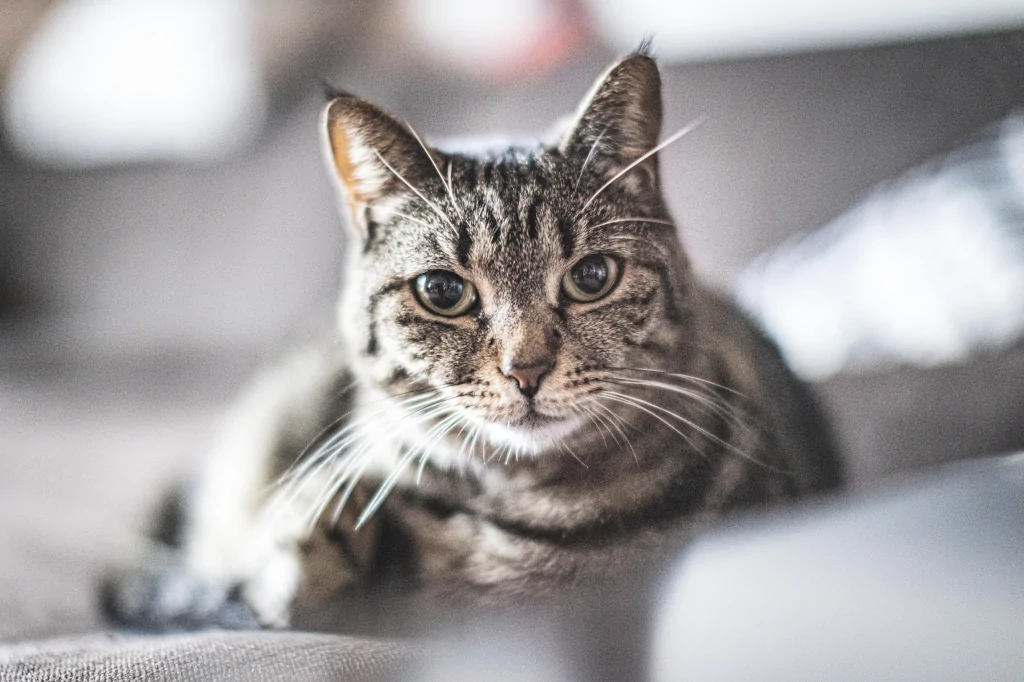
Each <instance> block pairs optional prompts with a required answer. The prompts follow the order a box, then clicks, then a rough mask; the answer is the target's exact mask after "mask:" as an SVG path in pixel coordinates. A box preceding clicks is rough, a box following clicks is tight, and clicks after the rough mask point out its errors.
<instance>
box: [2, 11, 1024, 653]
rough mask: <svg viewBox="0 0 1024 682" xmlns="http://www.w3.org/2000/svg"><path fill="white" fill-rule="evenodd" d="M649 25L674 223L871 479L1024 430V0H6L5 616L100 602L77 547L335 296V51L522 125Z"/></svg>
mask: <svg viewBox="0 0 1024 682" xmlns="http://www.w3.org/2000/svg"><path fill="white" fill-rule="evenodd" d="M647 34H651V35H653V37H654V44H655V49H656V51H657V52H658V53H659V54H660V57H661V66H662V69H663V76H664V83H665V107H666V117H665V119H666V125H665V133H664V134H665V135H668V134H670V133H671V132H673V131H674V130H676V129H678V128H681V127H682V126H684V125H685V124H686V123H688V122H689V121H691V120H692V119H694V118H696V117H698V116H704V117H706V122H705V123H704V124H703V125H702V126H701V127H700V128H699V129H698V130H697V131H696V132H694V133H693V134H691V135H689V136H687V137H686V138H684V139H683V140H682V141H681V142H679V143H678V144H676V145H674V146H672V147H671V148H669V149H667V150H666V151H664V152H663V153H662V154H661V158H662V168H663V173H664V178H665V183H664V184H665V191H666V193H667V196H668V201H669V204H670V205H671V207H672V210H673V213H674V215H675V217H676V218H677V220H678V221H679V224H680V226H681V228H680V229H681V233H682V237H683V239H684V241H685V243H686V245H687V246H688V248H689V251H690V253H691V255H692V258H693V260H694V262H695V264H696V267H697V269H698V270H699V271H700V272H701V273H702V274H703V275H704V277H706V278H707V279H708V280H709V281H710V282H712V283H713V284H714V285H715V286H717V287H719V288H721V289H723V290H730V291H731V290H735V291H738V292H739V294H740V296H741V298H742V300H743V301H744V302H745V304H746V305H747V306H748V307H749V308H750V310H751V311H752V313H754V314H755V315H756V316H758V318H759V319H760V320H761V321H762V322H763V323H764V324H765V326H766V328H768V330H769V331H770V332H771V333H772V334H773V335H774V336H775V337H776V338H777V339H778V341H779V343H780V344H781V345H782V347H783V350H784V351H785V352H786V355H787V357H788V358H789V359H790V360H791V362H792V363H793V364H794V366H795V367H797V368H798V370H800V371H801V373H802V374H803V375H804V376H806V377H808V378H809V379H812V380H814V381H815V388H816V390H817V391H818V392H819V394H820V395H821V396H822V398H823V400H824V402H825V404H826V407H827V408H828V410H829V412H830V413H831V415H832V417H833V418H834V421H835V425H836V430H837V433H838V436H839V438H840V440H841V441H842V444H843V445H844V447H845V449H846V452H847V453H848V468H849V471H850V473H851V475H852V479H853V482H854V484H855V485H856V486H861V487H864V486H870V485H872V484H874V483H876V482H877V481H880V480H883V479H885V478H886V477H888V476H891V475H892V474H895V473H899V472H906V471H912V470H917V469H921V468H925V467H931V466H934V465H936V464H939V463H942V462H948V461H952V460H957V459H963V458H973V457H981V456H986V455H993V454H999V453H1005V452H1010V451H1014V450H1017V449H1021V448H1022V447H1024V345H1022V342H1021V340H1020V339H1021V335H1022V330H1024V119H1022V118H1021V116H1020V113H1019V107H1021V105H1022V104H1024V0H974V1H973V2H963V1H960V2H958V1H957V0H897V1H895V2H893V1H891V0H889V1H886V2H883V1H882V0H870V1H868V0H865V1H863V2H860V3H854V4H850V5H849V6H848V7H845V8H842V9H840V8H838V7H831V6H829V3H814V2H809V1H806V0H788V1H787V2H780V3H771V4H770V5H769V4H764V3H758V2H755V1H754V0H719V1H717V2H714V3H707V2H698V1H697V0H694V1H692V2H657V1H656V0H631V1H629V2H626V1H619V0H588V1H584V0H491V1H489V2H473V1H472V0H378V1H372V0H60V1H58V0H51V1H44V0H0V121H2V123H0V547H2V548H3V550H0V553H4V554H7V555H8V556H12V557H13V556H17V557H18V562H17V565H16V566H15V565H8V562H0V585H2V586H4V587H3V588H2V589H0V614H3V615H2V616H0V636H3V637H14V636H27V635H29V634H34V633H47V632H53V631H54V629H55V628H56V629H57V630H59V631H74V630H86V629H89V628H91V627H95V622H94V618H95V616H94V615H93V612H92V610H91V603H92V601H91V600H92V595H91V593H90V592H89V591H87V590H81V589H80V590H77V591H75V592H74V593H72V592H71V591H69V590H68V589H67V588H66V587H64V586H65V585H66V584H67V577H68V575H69V572H71V573H73V574H74V576H75V577H76V578H77V579H79V581H80V582H79V584H82V583H81V581H84V580H91V579H92V578H93V577H94V576H95V575H96V574H97V572H98V571H100V570H101V569H102V567H103V565H104V562H105V561H107V560H108V559H109V557H110V556H112V555H113V554H114V553H115V552H116V550H115V548H116V547H117V546H119V543H123V542H124V541H125V538H127V537H129V536H130V534H131V532H132V531H133V530H134V529H135V528H136V527H138V525H140V523H141V522H142V520H143V515H144V512H145V511H146V510H147V509H149V508H150V507H151V506H152V504H153V502H154V500H155V498H156V496H157V494H158V492H159V491H160V490H161V489H163V488H164V487H166V486H167V485H169V484H170V482H171V481H173V480H174V479H175V478H176V477H178V476H179V475H180V474H181V473H182V472H183V471H185V470H187V468H188V467H190V466H191V465H192V463H193V462H194V460H195V456H196V455H197V454H198V453H199V452H201V450H202V446H203V444H204V442H205V439H206V438H207V437H208V435H209V433H210V430H211V429H212V428H213V426H214V424H215V422H216V417H217V414H218V413H219V411H220V410H221V409H222V407H223V406H224V405H225V404H226V402H227V401H228V400H229V399H230V397H231V395H232V394H233V393H234V392H235V391H236V390H237V389H238V388H239V386H240V385H241V384H242V382H243V381H244V378H245V377H246V376H247V374H248V373H249V372H251V371H252V370H253V368H255V367H256V366H258V365H259V364H260V363H265V362H268V361H272V360H273V359H274V358H275V357H277V356H278V355H279V354H280V353H282V352H283V351H284V350H285V349H286V348H287V347H288V346H289V345H290V344H292V343H294V342H295V341H296V340H301V339H303V338H304V337H305V336H306V335H307V334H309V333H314V332H315V331H316V330H317V329H323V328H326V327H327V326H328V325H329V324H330V323H331V316H332V312H333V305H334V298H335V295H336V290H337V286H338V282H339V268H340V264H341V262H342V253H343V251H344V249H345V243H344V232H343V229H342V225H341V222H340V219H339V217H338V215H337V210H336V205H335V199H334V197H333V194H332V189H331V186H330V184H329V183H328V180H327V177H326V175H325V174H324V169H323V164H322V161H321V158H320V150H319V139H318V134H319V132H318V129H317V119H318V115H319V112H320V108H321V107H322V105H323V94H322V90H323V83H330V84H332V85H334V86H336V87H340V88H343V89H345V90H348V91H352V92H355V93H357V94H360V95H362V96H364V97H366V98H369V99H372V100H374V101H376V102H378V103H380V104H381V105H383V106H384V107H385V108H387V109H389V110H391V111H392V112H395V113H396V114H399V115H400V116H402V117H403V118H405V119H406V120H408V121H409V122H410V123H412V124H413V125H414V126H415V127H416V128H417V130H418V131H420V132H421V133H424V134H426V135H427V136H428V137H433V138H438V137H447V136H457V135H464V134H473V133H489V132H492V131H496V130H498V131H511V132H518V133H524V132H525V133H530V132H536V131H542V130H544V129H546V128H548V127H549V126H550V124H551V123H552V122H553V121H555V120H556V119H557V118H558V117H560V116H562V115H564V114H566V113H569V112H571V111H572V110H573V109H574V108H575V106H576V104H577V102H578V100H579V99H580V98H581V97H582V96H583V94H584V93H585V92H586V90H587V88H588V87H589V86H590V84H591V82H592V81H593V79H594V78H595V77H596V76H597V75H598V74H599V73H600V72H601V71H602V70H603V69H604V68H605V67H606V66H607V64H608V63H609V62H610V61H611V60H613V59H614V58H615V57H617V56H619V55H621V54H623V53H624V52H627V51H628V50H630V49H631V48H632V47H634V46H635V45H636V44H637V43H638V42H639V41H640V39H641V38H642V37H643V36H644V35H647ZM26 562H27V563H28V564H29V565H30V567H31V568H30V569H28V570H27V569H26ZM29 593H31V594H35V595H44V596H41V597H40V598H39V599H32V598H27V597H25V596H24V595H25V594H29ZM55 594H59V595H62V596H60V597H59V598H57V597H54V596H53V595H55Z"/></svg>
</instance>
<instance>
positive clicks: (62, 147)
mask: <svg viewBox="0 0 1024 682" xmlns="http://www.w3.org/2000/svg"><path fill="white" fill-rule="evenodd" d="M251 9H252V7H251V0H65V1H64V2H61V3H58V4H55V5H54V7H53V8H52V10H51V12H50V14H49V16H48V17H47V18H46V20H45V21H44V22H43V24H42V26H41V27H40V28H39V30H38V31H37V32H36V34H35V35H34V36H33V37H32V39H31V40H30V41H29V43H28V44H27V46H26V48H25V50H24V51H23V53H22V54H21V55H20V57H19V59H18V60H17V61H16V62H15V64H14V67H13V71H12V73H11V77H10V79H9V81H8V84H7V92H6V96H5V97H4V98H3V99H4V102H5V111H4V112H3V113H4V118H5V123H6V126H7V129H8V137H9V139H10V141H11V143H12V145H13V146H14V148H15V149H16V150H17V151H19V152H20V153H21V154H22V155H24V156H26V157H28V158H30V159H33V160H35V161H39V162H43V163H47V164H52V165H70V166H94V165H107V164H114V163H126V162H139V161H153V160H177V159H188V160H195V159H200V160H204V159H213V158H218V157H221V156H224V155H225V154H228V153H230V152H232V151H234V150H236V149H237V148H239V147H240V146H241V145H242V144H244V143H245V142H246V141H247V140H249V139H250V138H251V137H252V136H253V134H254V133H255V132H256V131H257V129H258V128H259V126H260V124H261V122H262V120H263V117H264V114H265V97H264V93H263V88H262V84H261V81H260V77H259V73H258V70H257V67H256V64H255V62H254V56H253V53H252V50H251V46H250V41H251V30H250V12H251Z"/></svg>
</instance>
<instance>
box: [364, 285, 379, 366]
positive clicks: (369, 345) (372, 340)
mask: <svg viewBox="0 0 1024 682" xmlns="http://www.w3.org/2000/svg"><path fill="white" fill-rule="evenodd" d="M379 300H380V298H379V297H377V296H371V297H370V304H369V306H368V307H367V311H366V312H367V315H369V317H370V329H369V331H368V332H367V339H366V354H367V355H376V354H377V353H378V351H380V344H379V343H378V342H377V303H378V301H379Z"/></svg>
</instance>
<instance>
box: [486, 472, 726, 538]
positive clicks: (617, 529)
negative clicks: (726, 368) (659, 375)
mask: <svg viewBox="0 0 1024 682" xmlns="http://www.w3.org/2000/svg"><path fill="white" fill-rule="evenodd" d="M717 459H719V460H720V461H728V458H724V457H723V458H717ZM711 460H712V458H710V457H709V458H700V459H699V461H696V460H695V461H693V462H692V463H691V466H683V467H681V468H680V470H679V471H678V472H677V473H676V474H675V475H674V476H673V477H672V480H670V481H668V482H667V485H666V487H665V488H664V490H663V492H662V493H661V495H659V496H657V497H653V498H651V499H649V500H646V501H645V502H644V504H642V505H641V506H638V507H636V508H634V509H631V510H629V511H624V512H622V513H621V514H620V515H618V516H615V517H613V518H611V519H610V520H609V519H608V517H601V518H600V519H595V520H593V521H591V522H589V523H582V524H580V525H578V526H575V527H573V528H559V527H550V526H534V525H528V524H526V523H522V522H518V521H507V520H504V519H501V518H498V517H494V516H489V517H488V518H487V520H488V521H489V522H490V523H492V524H494V525H495V526H497V527H498V528H500V529H502V530H504V531H505V532H507V533H511V534H514V535H518V536H519V537H521V538H525V539H530V540H534V541H539V542H544V543H550V544H554V545H558V546H562V547H566V546H572V545H588V546H590V547H602V546H607V545H610V544H613V543H616V542H619V541H621V539H622V537H623V536H628V535H630V534H632V533H635V532H636V531H638V530H639V529H641V528H649V527H651V526H656V525H661V524H666V525H667V524H669V523H671V522H673V521H675V520H676V519H680V518H683V517H686V516H689V515H691V514H694V513H695V512H697V511H698V510H700V509H702V508H703V506H704V504H705V500H704V491H705V490H706V489H707V487H708V486H709V485H711V484H712V482H713V481H715V480H716V479H717V478H718V477H719V476H720V470H721V465H718V466H715V465H714V464H713V463H712V461H711Z"/></svg>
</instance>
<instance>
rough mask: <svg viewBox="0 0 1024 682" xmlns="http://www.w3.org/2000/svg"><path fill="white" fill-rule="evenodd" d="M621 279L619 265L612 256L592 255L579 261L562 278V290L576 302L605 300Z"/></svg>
mask: <svg viewBox="0 0 1024 682" xmlns="http://www.w3.org/2000/svg"><path fill="white" fill-rule="evenodd" d="M618 279H619V264H618V262H616V260H615V259H614V258H612V257H610V256H604V255H601V254H592V255H590V256H586V257H584V258H582V259H581V260H579V261H578V262H577V263H576V265H574V266H572V269H571V270H570V271H569V272H567V273H565V277H563V278H562V290H563V291H565V295H566V296H568V297H569V298H571V299H572V300H574V301H579V302H581V303H589V302H590V301H596V300H598V299H599V298H603V297H604V296H606V295H607V294H608V292H609V291H611V290H612V289H613V288H614V287H615V284H616V282H618Z"/></svg>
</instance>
